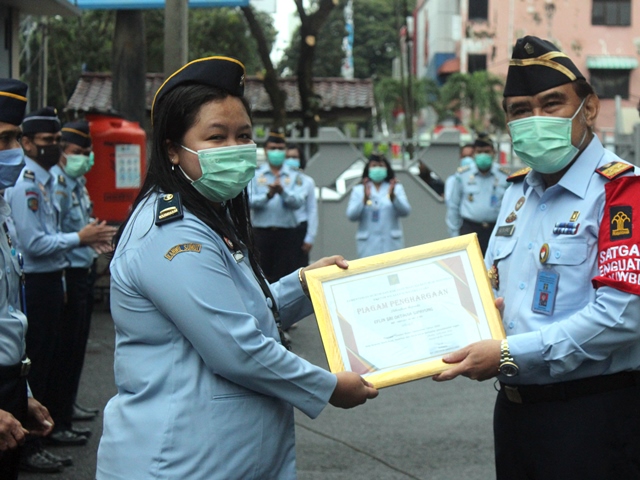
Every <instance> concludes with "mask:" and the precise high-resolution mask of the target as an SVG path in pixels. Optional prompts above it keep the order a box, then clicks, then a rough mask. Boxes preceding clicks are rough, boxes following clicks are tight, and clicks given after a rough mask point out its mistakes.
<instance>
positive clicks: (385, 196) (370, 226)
mask: <svg viewBox="0 0 640 480" xmlns="http://www.w3.org/2000/svg"><path fill="white" fill-rule="evenodd" d="M394 193H395V196H394V199H393V202H392V201H391V199H390V198H389V183H388V182H382V183H381V184H380V189H379V190H378V189H376V188H375V187H374V186H373V185H371V190H370V195H369V202H368V204H367V205H365V203H364V185H362V184H359V185H356V186H355V187H353V190H351V196H350V197H349V204H348V205H347V218H348V219H349V220H351V221H352V222H359V223H358V231H357V232H356V247H357V251H358V258H363V257H368V256H371V255H377V254H378V253H387V252H391V251H393V250H399V249H401V248H404V234H403V232H402V225H401V224H400V217H406V216H408V215H409V214H410V213H411V205H409V200H408V199H407V194H406V193H405V191H404V187H403V186H402V185H401V184H399V183H397V184H396V186H395V187H394Z"/></svg>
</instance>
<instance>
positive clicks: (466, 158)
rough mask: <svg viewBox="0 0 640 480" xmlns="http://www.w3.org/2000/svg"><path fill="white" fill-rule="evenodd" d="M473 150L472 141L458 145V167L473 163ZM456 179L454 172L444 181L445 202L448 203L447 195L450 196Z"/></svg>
mask: <svg viewBox="0 0 640 480" xmlns="http://www.w3.org/2000/svg"><path fill="white" fill-rule="evenodd" d="M474 151H475V147H474V146H473V143H466V144H464V145H463V146H461V147H460V167H459V168H464V167H469V166H471V165H473V163H474V161H473V152H474ZM455 181H456V174H455V173H454V174H453V175H450V176H448V177H447V179H446V180H445V181H444V201H445V204H448V203H449V197H450V196H451V189H452V188H453V184H454V182H455Z"/></svg>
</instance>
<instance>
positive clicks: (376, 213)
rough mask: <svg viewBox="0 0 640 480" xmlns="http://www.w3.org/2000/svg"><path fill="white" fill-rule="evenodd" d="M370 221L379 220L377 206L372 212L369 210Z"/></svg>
mask: <svg viewBox="0 0 640 480" xmlns="http://www.w3.org/2000/svg"><path fill="white" fill-rule="evenodd" d="M371 221H372V222H379V221H380V210H378V209H377V208H376V209H375V210H373V212H371Z"/></svg>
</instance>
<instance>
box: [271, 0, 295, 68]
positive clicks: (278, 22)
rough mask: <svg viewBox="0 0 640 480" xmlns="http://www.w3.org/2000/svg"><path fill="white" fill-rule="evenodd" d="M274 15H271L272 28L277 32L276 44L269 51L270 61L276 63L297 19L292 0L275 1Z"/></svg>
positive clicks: (286, 44)
mask: <svg viewBox="0 0 640 480" xmlns="http://www.w3.org/2000/svg"><path fill="white" fill-rule="evenodd" d="M275 2H276V13H274V14H272V17H273V20H274V26H275V28H276V30H277V31H278V36H277V37H276V43H275V45H274V47H273V50H272V51H271V61H272V62H274V63H278V61H279V60H280V58H281V57H282V55H283V53H284V50H285V49H286V48H287V46H288V45H289V40H291V32H292V31H293V29H294V28H295V23H294V18H297V16H298V15H297V13H296V5H295V3H294V1H293V0H275Z"/></svg>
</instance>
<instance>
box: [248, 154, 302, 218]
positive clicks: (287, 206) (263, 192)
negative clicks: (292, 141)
mask: <svg viewBox="0 0 640 480" xmlns="http://www.w3.org/2000/svg"><path fill="white" fill-rule="evenodd" d="M279 176H280V184H281V185H282V190H283V191H282V193H281V194H276V195H274V196H273V197H271V198H269V197H267V194H268V193H269V185H271V184H273V183H274V182H275V181H276V177H275V175H274V174H273V173H272V172H271V168H270V167H269V165H268V164H264V165H262V166H261V167H260V168H258V169H257V170H256V174H255V177H254V178H253V180H251V187H250V189H249V202H250V206H251V223H252V224H253V226H254V227H256V228H269V227H278V228H296V226H297V225H298V220H297V219H296V215H295V211H296V210H297V209H298V208H300V207H301V206H303V205H304V201H305V190H304V187H303V182H302V177H300V176H299V175H298V172H296V171H294V170H291V169H290V168H289V167H288V166H286V165H283V166H282V168H281V169H280V173H279Z"/></svg>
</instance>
